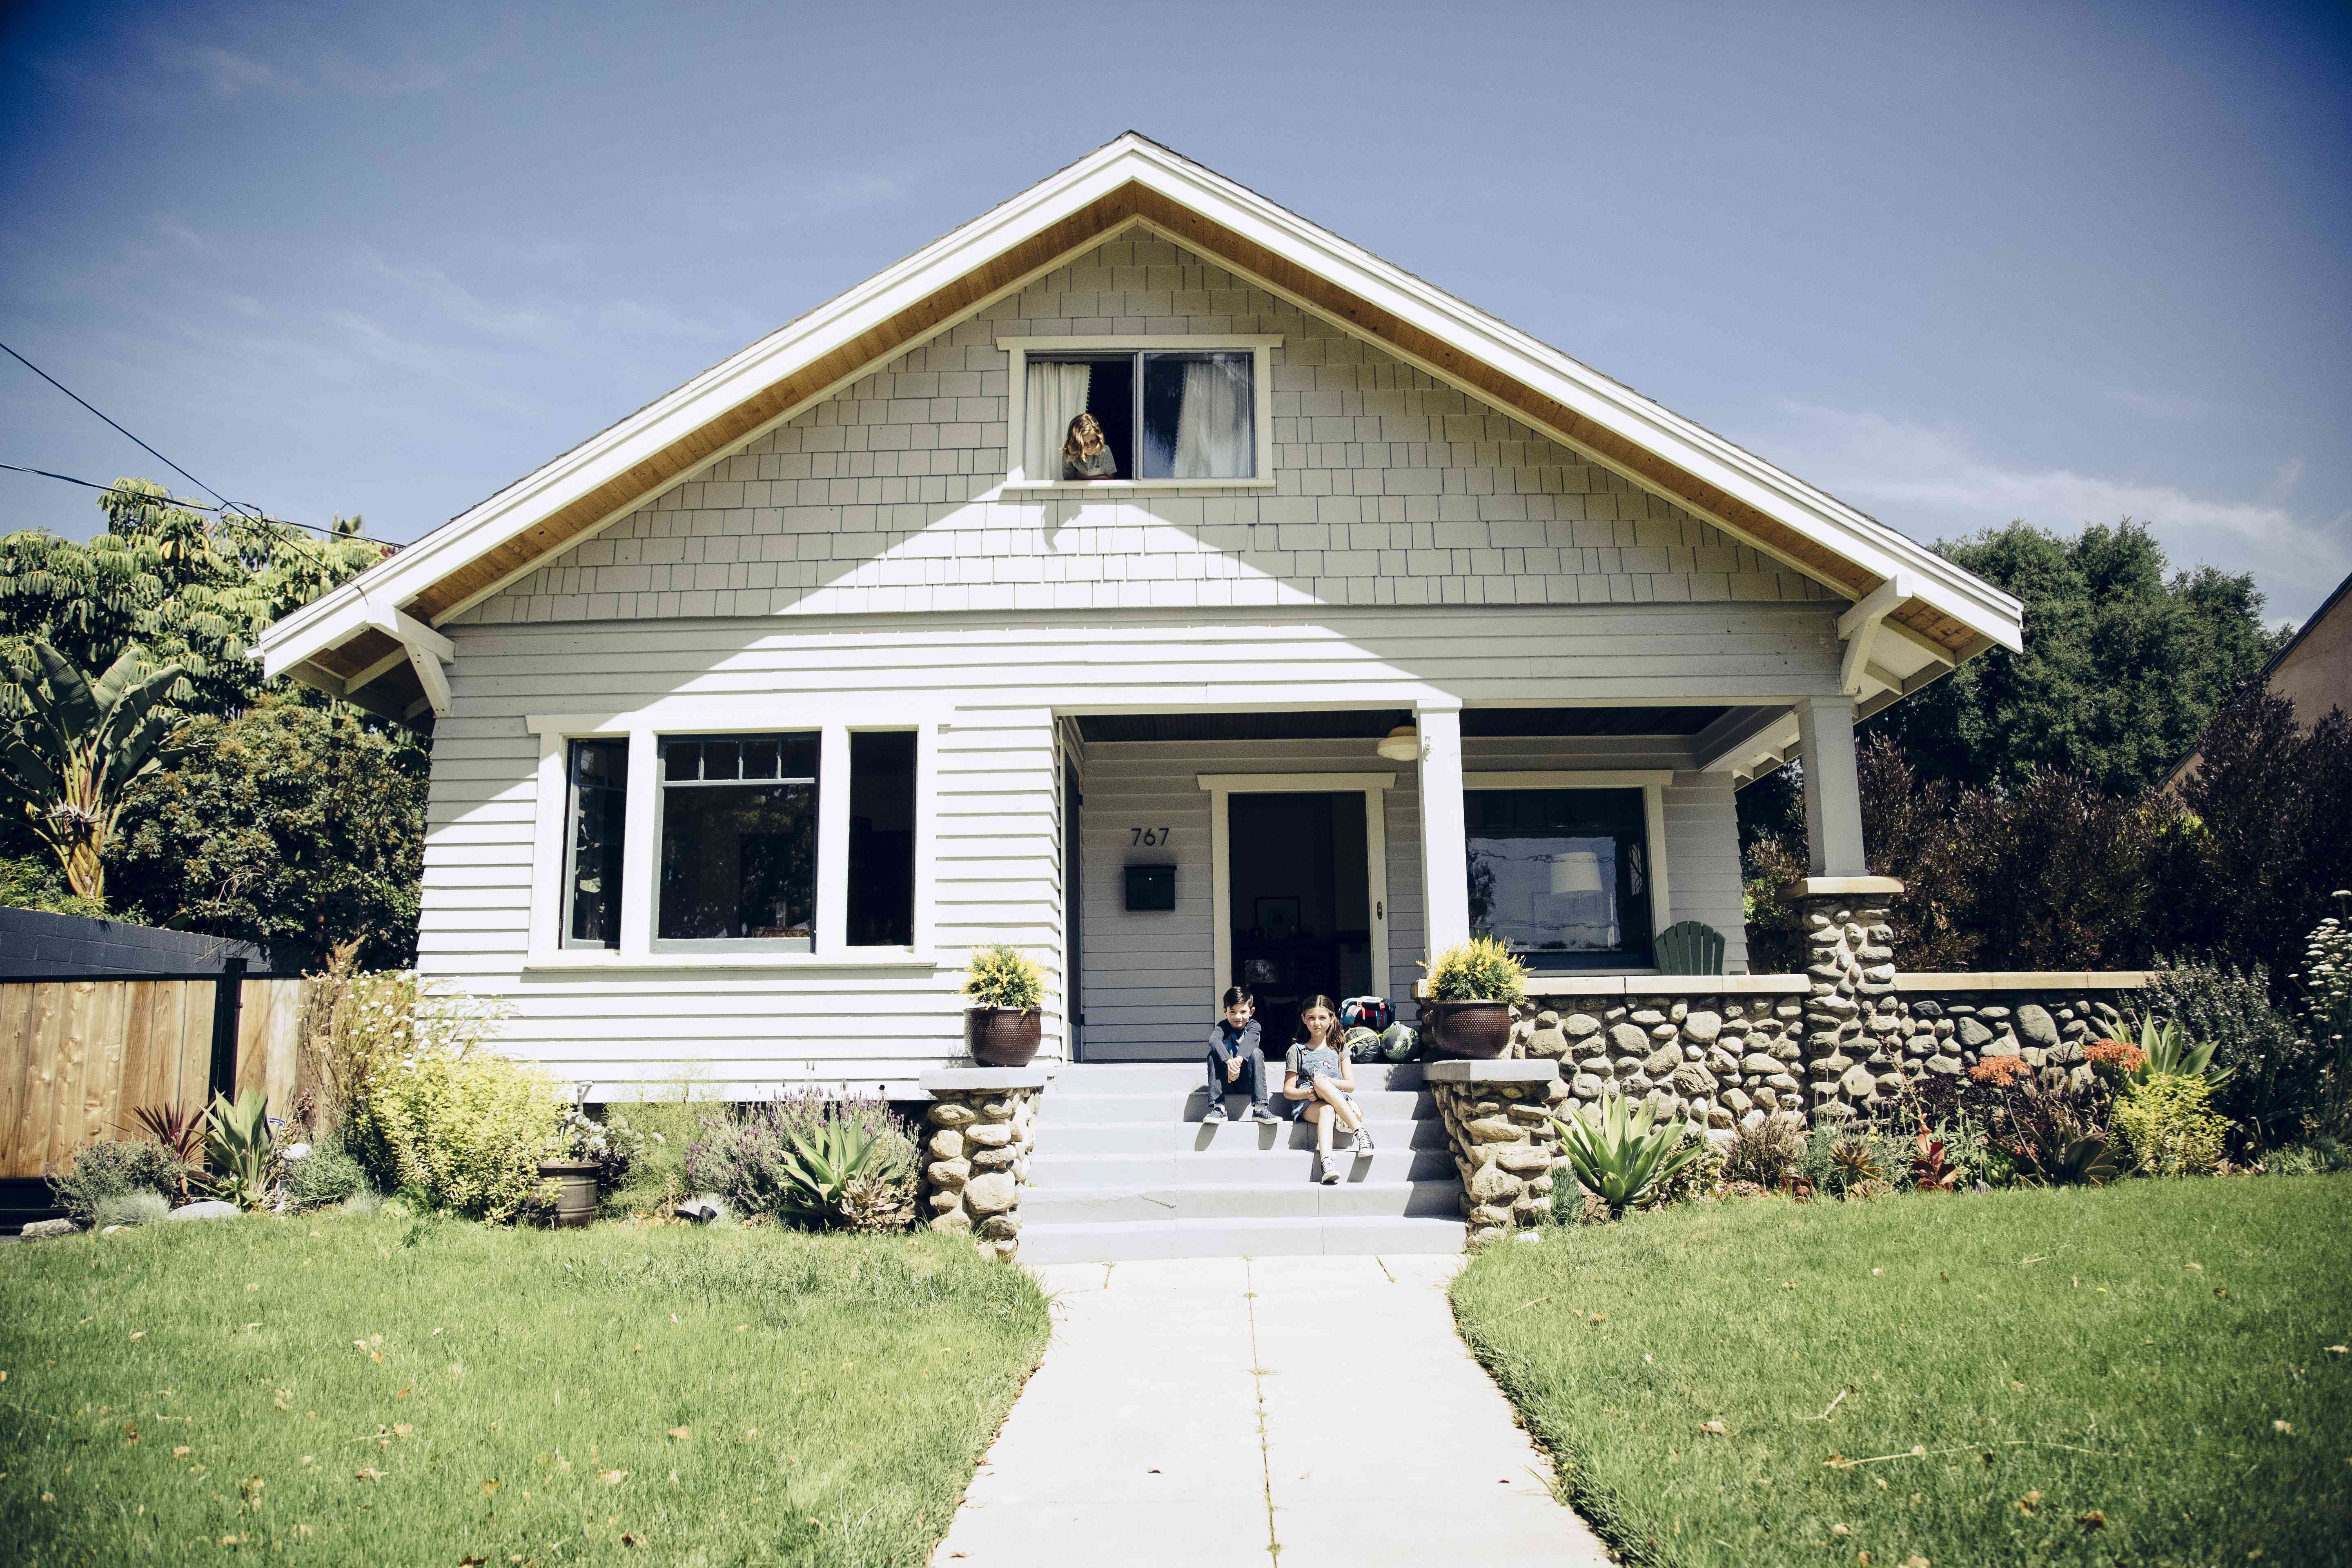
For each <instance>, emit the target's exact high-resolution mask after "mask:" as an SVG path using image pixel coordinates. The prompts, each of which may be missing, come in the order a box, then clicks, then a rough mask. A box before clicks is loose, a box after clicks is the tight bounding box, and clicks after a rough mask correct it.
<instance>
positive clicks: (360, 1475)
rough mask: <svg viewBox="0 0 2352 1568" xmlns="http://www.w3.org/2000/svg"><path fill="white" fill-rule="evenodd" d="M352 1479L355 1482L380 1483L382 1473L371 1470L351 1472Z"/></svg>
mask: <svg viewBox="0 0 2352 1568" xmlns="http://www.w3.org/2000/svg"><path fill="white" fill-rule="evenodd" d="M352 1479H353V1480H355V1481H380V1480H382V1479H383V1471H382V1470H379V1469H375V1468H368V1469H364V1470H353V1471H352Z"/></svg>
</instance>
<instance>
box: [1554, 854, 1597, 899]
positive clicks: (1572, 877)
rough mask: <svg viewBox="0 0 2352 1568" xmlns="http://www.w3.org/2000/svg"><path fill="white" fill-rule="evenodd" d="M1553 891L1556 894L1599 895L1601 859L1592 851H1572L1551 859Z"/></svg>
mask: <svg viewBox="0 0 2352 1568" xmlns="http://www.w3.org/2000/svg"><path fill="white" fill-rule="evenodd" d="M1551 890H1552V891H1553V892H1555V893H1597V892H1600V891H1601V857H1600V856H1598V855H1596V854H1594V853H1593V852H1592V851H1591V850H1590V849H1570V850H1568V851H1566V852H1564V853H1562V854H1559V855H1555V856H1553V857H1552V858H1551Z"/></svg>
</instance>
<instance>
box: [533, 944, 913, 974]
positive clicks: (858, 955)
mask: <svg viewBox="0 0 2352 1568" xmlns="http://www.w3.org/2000/svg"><path fill="white" fill-rule="evenodd" d="M939 966H940V961H939V960H938V959H937V958H935V957H933V956H931V955H930V954H929V953H927V952H910V951H908V949H906V948H871V949H859V950H856V951H855V952H846V953H823V952H742V953H734V952H648V953H642V954H639V955H638V956H636V957H634V958H632V957H628V956H625V955H624V954H622V953H618V952H611V951H609V950H608V951H604V952H582V951H570V952H539V953H533V954H531V955H530V957H529V958H526V959H525V960H524V961H523V965H522V967H523V971H524V973H530V972H532V971H535V970H538V971H559V972H565V973H583V972H584V973H613V972H616V971H622V970H639V969H780V970H790V969H937V968H938V967H939Z"/></svg>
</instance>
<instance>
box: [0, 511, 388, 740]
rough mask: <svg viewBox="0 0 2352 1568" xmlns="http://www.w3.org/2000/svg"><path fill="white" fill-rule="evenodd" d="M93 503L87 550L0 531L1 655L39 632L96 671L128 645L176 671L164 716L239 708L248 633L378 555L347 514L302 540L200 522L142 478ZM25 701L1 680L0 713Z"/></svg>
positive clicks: (24, 647)
mask: <svg viewBox="0 0 2352 1568" xmlns="http://www.w3.org/2000/svg"><path fill="white" fill-rule="evenodd" d="M99 505H100V508H101V509H102V510H104V511H105V513H106V531H104V532H102V533H100V534H99V535H98V536H97V537H95V538H93V539H91V540H89V541H88V542H80V541H76V540H70V539H63V538H60V537H58V535H56V534H54V533H51V532H49V531H47V530H46V529H26V530H21V531H17V532H16V533H11V534H7V535H5V537H0V654H5V653H6V652H8V651H12V650H13V651H15V652H17V653H19V654H23V653H26V652H28V651H29V648H30V644H31V640H32V639H33V638H36V637H39V638H44V639H46V640H47V641H48V642H49V643H50V644H51V645H53V646H54V647H57V648H58V651H60V652H62V653H63V654H64V655H65V656H66V657H67V658H69V659H71V660H72V661H73V662H74V663H76V664H78V665H79V666H80V667H81V668H85V669H95V668H100V667H102V666H105V665H108V664H111V663H112V662H113V661H114V660H115V658H118V657H119V656H120V655H121V653H122V652H123V650H124V649H126V648H131V647H135V648H137V649H138V650H139V652H140V654H141V657H142V658H143V659H145V660H147V661H150V662H152V663H153V664H156V665H164V664H173V665H177V666H179V667H180V670H181V672H182V673H181V679H179V680H178V681H177V682H175V683H174V685H173V689H172V691H171V694H170V700H169V709H170V710H172V711H173V713H174V714H178V713H234V712H236V711H238V710H241V709H244V708H245V707H247V706H248V705H249V704H251V703H252V701H253V700H255V698H257V696H259V695H260V693H261V690H262V686H263V682H262V676H261V669H260V667H259V665H258V664H257V662H256V661H254V660H252V659H249V658H246V657H245V654H246V649H247V647H249V646H250V645H251V643H252V640H253V638H254V637H256V636H257V634H258V633H259V632H260V630H261V629H262V628H263V627H264V626H268V624H269V623H270V622H271V621H273V620H276V619H277V618H278V616H282V615H284V614H286V613H287V612H288V611H289V610H292V609H295V608H297V607H298V606H299V605H305V604H308V603H309V602H310V600H312V599H315V598H317V597H318V596H319V595H321V594H323V593H325V592H326V591H327V590H328V589H330V588H331V587H333V586H335V584H339V583H341V582H343V581H344V580H346V579H347V578H351V577H355V576H357V575H358V574H360V573H361V572H362V571H364V570H366V569H367V568H368V567H369V566H372V565H373V564H374V563H376V562H377V561H379V560H381V559H382V558H383V552H384V547H383V545H381V544H379V543H376V542H373V541H372V540H365V539H361V538H358V537H357V536H356V535H357V531H358V528H359V519H357V518H351V519H343V518H338V519H336V520H335V527H336V530H337V531H336V534H335V536H334V537H332V538H320V539H305V538H304V537H303V536H302V534H301V532H300V531H299V530H296V529H293V528H290V527H288V526H286V525H284V524H282V523H274V522H258V521H254V520H253V519H251V518H246V517H239V516H236V515H233V514H232V515H226V516H222V517H218V518H206V517H204V516H201V515H199V514H198V513H196V512H194V511H190V510H187V509H186V508H184V507H181V506H176V505H174V504H173V502H172V499H171V495H170V492H168V491H166V490H165V489H163V486H161V485H158V484H155V483H152V481H150V480H146V479H118V480H117V481H116V482H115V488H114V489H111V490H109V491H108V492H106V494H104V495H103V496H101V497H100V500H99ZM324 700H325V699H323V698H320V699H319V701H320V702H323V701H324ZM24 703H25V697H24V693H23V692H22V690H21V689H18V688H17V687H16V685H15V684H14V683H13V682H12V683H9V684H7V685H5V686H0V713H16V712H20V711H22V710H23V708H24Z"/></svg>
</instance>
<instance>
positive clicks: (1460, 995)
mask: <svg viewBox="0 0 2352 1568" xmlns="http://www.w3.org/2000/svg"><path fill="white" fill-rule="evenodd" d="M1424 967H1426V968H1427V969H1428V971H1429V984H1428V986H1427V990H1428V993H1429V994H1428V996H1427V998H1426V999H1425V1000H1423V1003H1422V1005H1421V1017H1422V1023H1423V1026H1424V1027H1423V1034H1425V1035H1426V1036H1428V1037H1429V1041H1430V1044H1431V1045H1432V1046H1433V1047H1434V1048H1435V1049H1436V1050H1437V1051H1438V1052H1440V1053H1441V1054H1443V1055H1445V1056H1449V1057H1499V1056H1501V1055H1502V1054H1503V1053H1504V1051H1506V1050H1507V1049H1508V1048H1509V1047H1510V1044H1511V1006H1512V1004H1513V1003H1516V1002H1517V1001H1519V1000H1520V999H1521V998H1523V997H1524V996H1526V995H1527V986H1526V984H1525V982H1526V980H1527V974H1528V972H1527V970H1526V969H1525V968H1524V967H1523V966H1522V965H1521V964H1520V963H1519V961H1518V960H1517V959H1516V958H1513V957H1512V956H1511V950H1510V949H1509V948H1507V947H1505V946H1504V945H1503V944H1502V943H1501V942H1498V941H1496V939H1495V938H1493V937H1490V936H1478V937H1472V938H1471V939H1470V940H1469V941H1468V942H1463V943H1461V944H1460V945H1459V946H1456V947H1449V948H1447V949H1446V950H1445V951H1444V952H1441V953H1439V954H1438V955H1437V958H1436V960H1435V962H1433V963H1429V964H1427V965H1425V966H1424Z"/></svg>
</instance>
